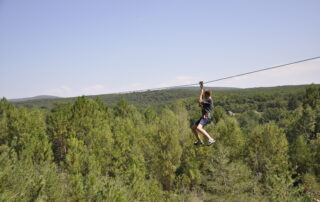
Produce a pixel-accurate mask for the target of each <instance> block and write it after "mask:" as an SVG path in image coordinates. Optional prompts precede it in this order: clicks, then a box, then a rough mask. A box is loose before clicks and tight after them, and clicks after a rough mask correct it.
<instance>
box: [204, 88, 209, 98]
mask: <svg viewBox="0 0 320 202" xmlns="http://www.w3.org/2000/svg"><path fill="white" fill-rule="evenodd" d="M204 95H205V96H208V97H210V96H211V90H209V89H207V90H205V91H204Z"/></svg>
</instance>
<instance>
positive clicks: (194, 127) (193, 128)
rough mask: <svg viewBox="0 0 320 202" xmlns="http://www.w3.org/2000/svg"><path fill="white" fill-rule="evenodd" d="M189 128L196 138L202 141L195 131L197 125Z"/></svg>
mask: <svg viewBox="0 0 320 202" xmlns="http://www.w3.org/2000/svg"><path fill="white" fill-rule="evenodd" d="M191 129H192V132H193V134H194V135H195V136H196V138H197V140H198V141H200V142H202V140H201V139H200V136H199V134H198V131H197V125H194V126H193V127H192V128H191Z"/></svg>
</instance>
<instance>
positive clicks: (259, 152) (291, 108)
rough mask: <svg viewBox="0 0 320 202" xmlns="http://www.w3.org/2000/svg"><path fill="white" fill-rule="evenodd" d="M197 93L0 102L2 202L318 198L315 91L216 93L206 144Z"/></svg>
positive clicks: (319, 129) (318, 97)
mask: <svg viewBox="0 0 320 202" xmlns="http://www.w3.org/2000/svg"><path fill="white" fill-rule="evenodd" d="M197 95H198V91H196V90H194V89H175V90H167V91H156V92H143V93H132V94H126V95H109V96H108V95H104V96H100V97H99V96H96V97H83V96H82V97H78V98H72V99H66V100H59V99H58V100H57V99H53V100H50V101H48V100H32V101H24V102H20V103H17V102H14V103H13V102H9V101H8V100H6V99H5V98H3V99H2V100H1V101H0V182H1V183H0V200H1V201H201V200H202V201H315V200H320V87H319V86H318V85H310V86H287V87H277V88H259V89H226V90H219V91H213V100H214V105H215V107H214V112H213V117H212V123H211V124H209V125H208V126H207V127H206V130H207V131H208V132H209V133H210V134H211V135H212V136H213V137H214V138H215V139H216V140H217V141H216V143H214V145H212V146H210V147H207V146H194V145H193V142H194V140H195V138H194V136H193V134H192V132H191V130H190V126H191V125H192V123H194V122H195V121H196V120H197V118H199V116H200V109H199V106H198V104H197ZM121 97H122V98H121ZM57 101H59V102H57Z"/></svg>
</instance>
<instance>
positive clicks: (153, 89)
mask: <svg viewBox="0 0 320 202" xmlns="http://www.w3.org/2000/svg"><path fill="white" fill-rule="evenodd" d="M316 59H320V56H317V57H312V58H307V59H303V60H298V61H294V62H290V63H286V64H282V65H276V66H272V67H267V68H263V69H259V70H255V71H251V72H246V73H242V74H236V75H233V76H227V77H223V78H219V79H215V80H211V81H204V82H203V83H204V84H208V83H214V82H218V81H222V80H227V79H231V78H235V77H240V76H245V75H248V74H254V73H258V72H263V71H268V70H272V69H278V68H282V67H285V66H289V65H294V64H298V63H303V62H307V61H311V60H316ZM196 85H199V83H192V84H184V85H176V86H167V87H159V88H150V89H142V90H132V91H123V92H121V93H119V94H125V93H134V92H145V91H157V90H166V89H172V88H183V87H189V86H196Z"/></svg>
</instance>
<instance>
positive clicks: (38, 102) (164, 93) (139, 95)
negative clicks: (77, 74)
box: [9, 85, 308, 108]
mask: <svg viewBox="0 0 320 202" xmlns="http://www.w3.org/2000/svg"><path fill="white" fill-rule="evenodd" d="M307 86H308V85H296V86H277V87H259V88H247V89H241V88H225V87H210V89H212V90H213V96H214V97H216V98H217V97H223V96H230V95H231V96H242V95H255V94H264V95H265V94H270V95H271V94H279V95H282V96H283V95H290V94H296V95H299V94H302V93H304V91H305V89H306V87H307ZM198 94H199V88H198V87H188V88H178V89H170V90H157V91H144V92H131V93H117V94H103V95H93V96H85V97H88V98H92V99H96V98H100V99H101V100H102V101H104V102H105V103H107V104H111V105H112V104H115V103H116V102H117V101H118V100H120V99H121V98H124V99H126V100H127V101H128V102H129V103H130V104H134V105H136V106H144V105H161V104H166V103H170V102H172V101H174V100H177V99H184V98H192V97H194V98H196V97H197V96H198ZM75 99H76V97H71V98H60V97H54V96H46V95H45V96H36V97H32V98H22V99H14V100H9V101H11V102H12V103H14V104H15V105H17V106H26V107H31V106H37V107H41V108H50V107H52V106H53V105H54V103H57V102H60V103H61V102H62V103H68V102H73V101H74V100H75Z"/></svg>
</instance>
